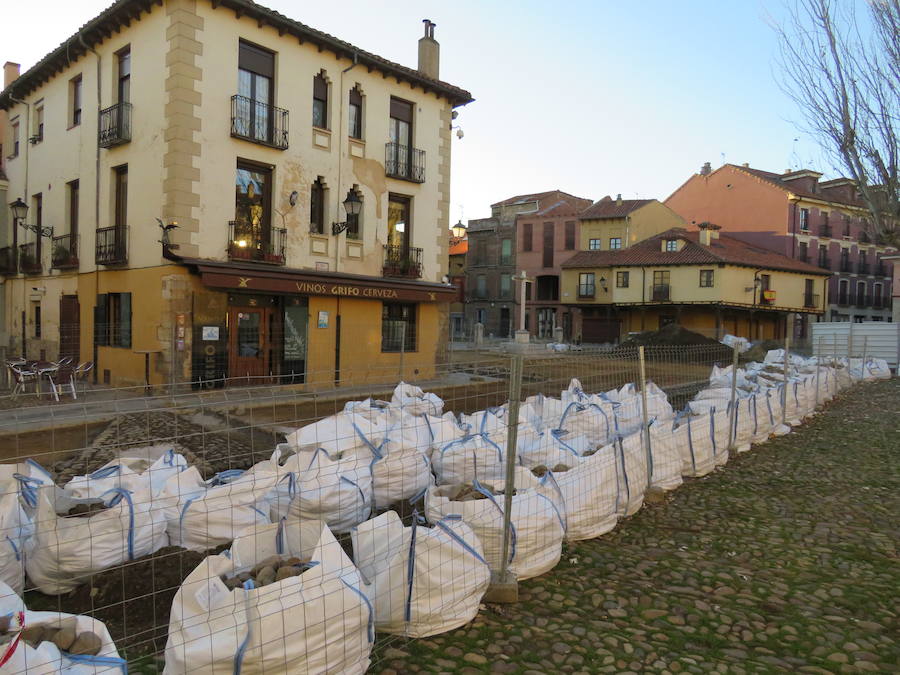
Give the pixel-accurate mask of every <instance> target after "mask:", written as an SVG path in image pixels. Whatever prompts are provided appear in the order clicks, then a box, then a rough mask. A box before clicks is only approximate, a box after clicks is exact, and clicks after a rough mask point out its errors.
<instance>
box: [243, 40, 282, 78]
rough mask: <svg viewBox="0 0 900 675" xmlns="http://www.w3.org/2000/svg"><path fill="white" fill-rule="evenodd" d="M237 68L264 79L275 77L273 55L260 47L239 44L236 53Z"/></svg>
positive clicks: (244, 43) (245, 43)
mask: <svg viewBox="0 0 900 675" xmlns="http://www.w3.org/2000/svg"><path fill="white" fill-rule="evenodd" d="M238 68H240V69H241V70H249V71H250V72H251V73H256V74H257V75H263V76H265V77H275V55H274V54H273V53H272V52H270V51H266V50H265V49H262V48H261V47H257V46H255V45H251V44H249V43H247V42H241V43H240V47H239V51H238Z"/></svg>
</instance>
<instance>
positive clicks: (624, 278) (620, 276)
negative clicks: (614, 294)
mask: <svg viewBox="0 0 900 675" xmlns="http://www.w3.org/2000/svg"><path fill="white" fill-rule="evenodd" d="M616 288H628V272H616Z"/></svg>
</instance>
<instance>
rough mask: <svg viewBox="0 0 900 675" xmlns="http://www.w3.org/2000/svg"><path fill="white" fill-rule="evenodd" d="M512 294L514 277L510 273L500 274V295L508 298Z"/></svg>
mask: <svg viewBox="0 0 900 675" xmlns="http://www.w3.org/2000/svg"><path fill="white" fill-rule="evenodd" d="M511 294H512V279H511V277H510V275H508V274H501V275H500V297H501V298H508V297H510V295H511Z"/></svg>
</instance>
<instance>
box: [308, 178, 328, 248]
mask: <svg viewBox="0 0 900 675" xmlns="http://www.w3.org/2000/svg"><path fill="white" fill-rule="evenodd" d="M309 231H310V232H312V233H314V234H325V185H324V184H323V183H322V177H321V176H319V177H318V178H316V181H315V182H314V183H313V184H312V187H311V188H310V190H309Z"/></svg>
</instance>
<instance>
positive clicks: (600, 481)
mask: <svg viewBox="0 0 900 675" xmlns="http://www.w3.org/2000/svg"><path fill="white" fill-rule="evenodd" d="M616 463H617V458H616V452H615V448H613V446H612V445H606V446H604V447H602V448H600V449H599V450H597V452H595V453H594V454H593V455H589V456H587V457H584V458H582V460H581V461H580V462H579V463H578V464H576V465H575V466H573V467H572V468H571V469H569V470H568V471H562V472H560V473H554V474H553V477H554V478H555V479H556V483H557V485H558V486H559V490H560V492H561V493H562V496H563V500H564V502H565V506H566V541H581V540H583V539H593V538H594V537H599V536H600V535H602V534H606V533H607V532H609V531H610V530H612V529H613V528H614V527H615V526H616V523H617V522H618V520H619V515H618V513H617V512H616V501H617V498H618V493H619V485H618V481H617V472H616Z"/></svg>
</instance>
